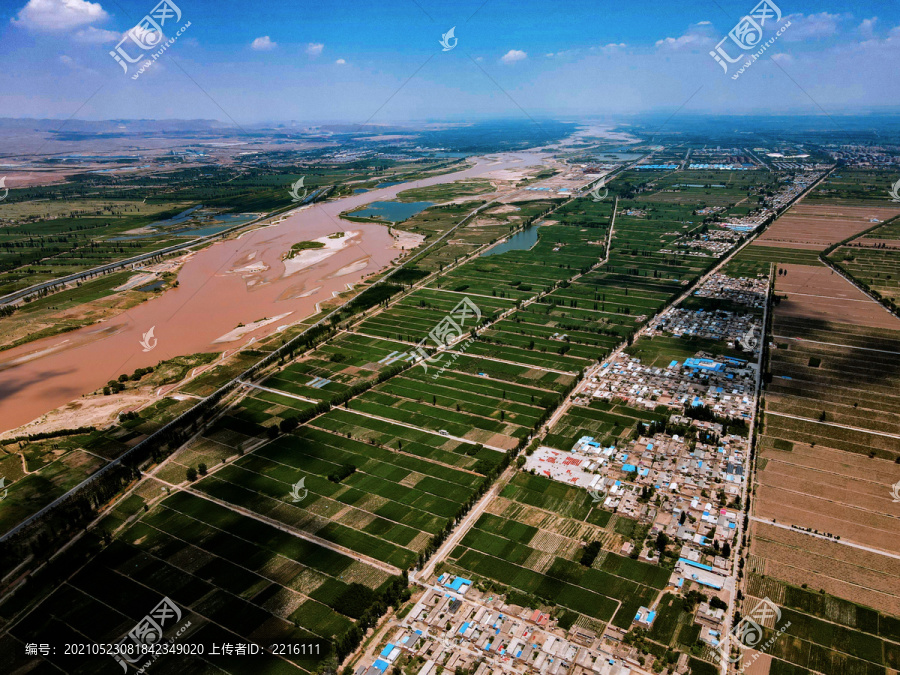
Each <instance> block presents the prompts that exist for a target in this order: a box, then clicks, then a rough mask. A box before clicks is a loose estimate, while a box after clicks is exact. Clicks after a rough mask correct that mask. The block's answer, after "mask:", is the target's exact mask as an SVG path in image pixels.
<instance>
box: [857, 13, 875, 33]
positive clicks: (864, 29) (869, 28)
mask: <svg viewBox="0 0 900 675" xmlns="http://www.w3.org/2000/svg"><path fill="white" fill-rule="evenodd" d="M876 23H878V17H876V16H873V17H872V18H871V19H863V22H862V23H861V24H859V27H858V28H857V30H858V31H859V34H860V35H862V36H863V37H864V38H873V37H875V24H876Z"/></svg>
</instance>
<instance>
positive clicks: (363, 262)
mask: <svg viewBox="0 0 900 675" xmlns="http://www.w3.org/2000/svg"><path fill="white" fill-rule="evenodd" d="M368 264H369V258H368V256H366V257H365V258H360V259H359V260H357V261H355V262H352V263H350V264H349V265H345V266H344V267H342V268H341V269H339V270H338V271H337V272H335V273H334V274H331V275H329V276H328V278H329V279H332V278H334V277H345V276H347V275H348V274H353V273H354V272H359V271H360V270H364V269H366V266H367V265H368Z"/></svg>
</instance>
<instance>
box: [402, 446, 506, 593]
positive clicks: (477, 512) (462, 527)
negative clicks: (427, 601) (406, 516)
mask: <svg viewBox="0 0 900 675" xmlns="http://www.w3.org/2000/svg"><path fill="white" fill-rule="evenodd" d="M516 471H518V469H517V468H516V465H515V464H510V465H509V466H508V467H506V470H505V471H504V472H503V473H502V474H500V477H499V478H498V479H497V480H496V481H494V484H493V485H492V486H491V489H490V490H488V491H487V492H485V493H484V495H483V496H482V498H481V499H479V500H478V502H477V503H476V504H475V506H473V507H472V508H471V510H470V511H469V512H468V513H467V514H466V515H465V517H464V518H463V519H462V520H461V521H459V524H458V525H457V526H456V527H455V528H454V529H453V532H451V534H450V536H449V537H447V538H446V539H445V540H444V543H443V544H441V546H440V548H438V550H437V551H435V552H434V555H432V556H431V559H430V560H429V561H428V563H427V564H426V565H425V567H423V568H422V571H421V572H419V573H418V574H416V575H415V576H410V580H411V581H414V582H415V583H418V584H420V585H422V586H427V584H425V583H424V582H423V581H419V579H430V578H431V575H432V574H434V567H435V565H437V564H438V563H439V562H440V561H442V560H443V559H444V558H446V557H447V556H448V555H450V551H452V550H453V549H454V548H456V545H457V544H458V543H459V542H460V541H461V540H462V538H463V537H464V536H466V532H468V531H469V530H470V529H471V528H472V525H474V524H475V522H476V521H477V520H478V519H479V518H480V517H481V514H482V513H484V510H485V509H486V508H487V506H488V504H490V503H491V501H492V500H493V499H495V498H496V497H497V495H499V494H500V491H501V490H502V489H503V488H504V487H505V486H506V484H507V483H508V482H509V481H510V480H511V479H512V477H513V476H515V475H516Z"/></svg>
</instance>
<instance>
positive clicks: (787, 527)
mask: <svg viewBox="0 0 900 675" xmlns="http://www.w3.org/2000/svg"><path fill="white" fill-rule="evenodd" d="M750 520H752V521H753V522H756V523H764V524H766V525H771V526H772V527H777V528H779V529H782V530H788V531H789V532H799V533H800V534H806V535H809V536H810V537H814V538H815V539H824V540H825V541H830V542H832V543H834V544H840V545H842V546H849V547H850V548H855V549H858V550H860V551H866V552H868V553H874V554H875V555H883V556H885V557H887V558H893V559H894V560H900V555H897V554H896V553H889V552H888V551H882V550H881V549H878V548H872V547H871V546H866V545H865V544H857V543H855V542H852V541H847V540H845V539H844V538H843V537H842V538H841V539H835V538H834V537H826V536H825V535H824V534H817V533H815V532H807V531H806V530H803V529H800V528H799V527H791V526H790V525H785V524H784V523H774V522H772V521H771V520H769V519H768V518H760V517H759V516H750ZM792 548H793V547H792ZM782 564H784V563H782ZM865 569H869V568H865Z"/></svg>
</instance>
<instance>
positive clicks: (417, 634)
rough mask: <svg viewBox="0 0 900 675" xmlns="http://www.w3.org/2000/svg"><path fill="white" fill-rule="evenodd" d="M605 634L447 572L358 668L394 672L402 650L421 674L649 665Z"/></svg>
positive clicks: (622, 672)
mask: <svg viewBox="0 0 900 675" xmlns="http://www.w3.org/2000/svg"><path fill="white" fill-rule="evenodd" d="M603 637H604V636H598V635H597V634H596V633H594V632H593V631H590V630H587V629H584V628H579V627H577V626H573V627H572V628H571V629H570V630H569V631H566V630H564V629H562V628H559V627H558V626H557V624H556V621H555V620H554V619H552V618H551V617H550V615H549V614H546V613H544V612H541V611H540V610H535V609H530V608H527V607H521V606H518V605H509V604H506V602H505V601H504V600H502V599H501V598H499V597H493V596H491V597H485V595H484V594H482V593H481V592H480V591H478V590H477V589H475V588H472V587H471V582H469V581H468V580H466V579H463V580H461V581H460V578H459V577H453V576H450V575H447V574H444V575H441V577H439V579H438V581H437V583H435V584H434V585H433V586H432V587H429V588H428V589H427V590H426V591H425V593H424V594H423V595H422V597H421V598H420V599H419V601H418V602H417V603H416V605H415V607H413V609H412V611H410V613H409V614H408V615H407V616H406V618H405V619H403V621H402V622H401V623H400V624H399V625H398V627H397V628H396V630H394V631H393V633H392V634H390V635H389V637H388V642H387V644H386V645H384V647H382V648H381V649H380V652H379V655H378V657H377V658H376V659H375V661H374V662H373V663H372V664H371V665H366V664H364V665H361V666H359V667H358V668H357V669H356V672H355V675H385V674H386V673H387V674H389V673H390V670H391V669H392V668H393V666H394V664H396V663H398V660H399V659H401V657H402V656H406V658H405V659H403V661H404V663H405V664H406V667H405V671H406V672H411V673H415V674H417V675H438V673H440V672H445V673H447V672H449V673H453V672H455V671H456V669H457V668H461V669H464V670H467V671H468V672H469V673H471V674H472V675H494V674H496V673H505V674H507V675H513V674H524V673H541V674H542V675H563V674H566V675H588V674H591V675H630V673H631V671H632V670H636V671H638V673H641V674H643V673H644V672H645V671H643V670H642V669H641V668H640V667H639V664H638V663H637V662H636V661H632V660H631V659H627V660H626V659H623V658H621V657H616V656H614V655H613V654H612V653H611V652H610V651H607V650H606V649H604V648H602V647H601V644H602V643H603ZM411 664H412V668H410V665H411Z"/></svg>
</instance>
